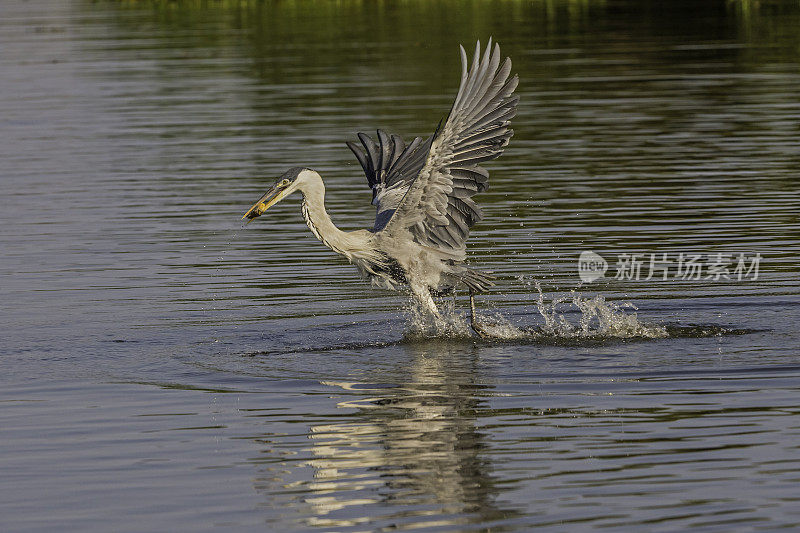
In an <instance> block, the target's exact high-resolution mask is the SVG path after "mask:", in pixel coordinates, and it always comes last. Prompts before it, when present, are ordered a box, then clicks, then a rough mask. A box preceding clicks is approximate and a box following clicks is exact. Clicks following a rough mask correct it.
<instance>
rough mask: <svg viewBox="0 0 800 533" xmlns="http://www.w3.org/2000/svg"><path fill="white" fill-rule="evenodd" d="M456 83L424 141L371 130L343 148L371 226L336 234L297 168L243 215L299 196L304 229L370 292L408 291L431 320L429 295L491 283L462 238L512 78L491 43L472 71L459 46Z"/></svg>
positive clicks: (307, 175) (498, 134) (502, 141)
mask: <svg viewBox="0 0 800 533" xmlns="http://www.w3.org/2000/svg"><path fill="white" fill-rule="evenodd" d="M461 62H462V74H461V84H460V87H459V90H458V94H457V96H456V99H455V102H454V104H453V107H452V109H451V110H450V114H449V115H448V117H447V120H446V121H445V123H444V125H441V127H439V128H438V129H437V130H436V132H435V133H434V134H433V135H432V136H431V137H429V138H428V139H427V140H425V141H423V139H422V138H420V137H417V138H415V139H414V140H413V141H412V142H411V143H409V144H407V145H406V143H405V142H404V141H403V139H402V138H401V137H399V136H397V135H390V134H387V133H385V132H383V131H380V130H378V134H377V141H375V140H373V139H371V138H370V137H369V136H367V135H365V134H363V133H359V134H358V137H359V140H360V145H359V144H356V143H348V146H349V147H350V149H351V150H352V151H353V153H354V154H355V155H356V157H357V158H358V160H359V162H360V163H361V166H362V168H363V169H364V173H365V174H366V176H367V181H368V183H369V185H370V187H371V188H372V203H373V205H375V208H376V217H375V224H374V227H373V228H372V229H371V230H358V231H351V232H345V231H341V230H340V229H338V228H337V227H336V226H335V225H334V224H333V222H332V221H331V219H330V216H329V215H328V213H327V211H326V210H325V185H324V183H323V181H322V178H321V177H320V175H319V174H318V173H317V172H315V171H313V170H310V169H307V168H302V167H296V168H293V169H290V170H289V171H288V172H286V173H285V174H284V176H282V179H281V181H279V182H278V183H277V184H276V185H275V186H274V187H273V188H272V189H270V191H268V192H267V194H265V195H264V196H263V197H262V199H261V200H259V202H258V203H256V205H254V206H253V207H252V208H251V209H250V211H248V212H247V214H245V217H246V218H255V217H257V216H260V215H261V214H262V213H263V212H264V211H266V210H267V209H268V208H269V207H270V206H271V205H274V204H275V203H277V202H278V201H280V200H281V199H282V198H284V197H285V196H287V195H288V194H291V193H292V192H294V191H295V190H299V191H301V192H302V194H303V216H304V218H305V220H306V223H307V224H308V227H309V228H310V229H311V231H312V232H313V233H314V235H316V237H317V238H318V239H319V240H320V241H322V242H323V243H324V244H325V245H326V246H328V247H329V248H331V249H332V250H333V251H335V252H337V253H339V254H341V255H343V256H345V257H346V258H347V259H348V260H349V261H350V262H351V263H353V264H354V265H355V266H356V267H357V268H358V270H359V271H360V272H361V274H362V276H363V277H364V278H366V279H369V280H370V281H371V283H372V284H373V285H374V286H376V287H381V288H387V289H400V288H402V287H406V286H407V287H408V288H410V290H411V292H412V293H413V295H414V296H415V298H416V299H417V300H418V301H419V302H420V303H421V304H423V305H424V306H425V307H426V308H428V309H429V310H430V311H431V312H432V313H434V314H438V311H437V309H436V304H435V302H434V300H433V298H432V293H436V292H438V291H443V290H447V289H449V288H452V287H458V286H463V287H466V288H468V289H469V291H470V293H474V292H482V291H484V290H486V289H487V288H489V287H491V286H492V285H493V283H492V281H491V277H490V276H489V275H488V274H485V273H482V272H479V271H476V270H472V269H469V268H468V267H467V266H465V265H464V261H465V259H466V245H465V243H466V240H467V237H468V236H469V231H470V228H471V227H472V226H473V225H474V224H475V223H476V222H478V221H479V220H480V219H481V217H482V213H481V210H480V208H479V207H478V206H477V204H476V203H475V202H474V200H473V199H472V197H473V196H474V195H475V194H477V193H479V192H482V191H484V190H486V188H487V187H488V179H489V173H488V172H487V171H486V170H485V169H483V168H481V167H480V166H478V165H479V164H480V163H482V162H485V161H488V160H491V159H494V158H496V157H498V156H499V155H500V154H501V153H502V150H503V148H504V147H505V146H506V145H507V144H508V140H509V139H510V138H511V135H512V134H513V132H512V130H511V129H510V128H509V122H510V120H511V118H512V117H513V116H514V114H515V112H516V104H517V98H516V97H514V96H512V95H513V92H514V89H515V88H516V86H517V78H516V76H514V77H511V78H509V75H510V72H511V61H510V60H509V59H508V58H506V59H505V61H504V62H503V63H502V65H501V64H500V48H499V47H498V46H497V45H496V44H495V45H494V47H492V43H491V40H490V41H489V45H488V46H487V47H486V50H485V52H484V53H483V54H481V49H480V43H478V45H477V46H476V49H475V55H474V58H473V61H472V65H471V66H470V67H468V64H467V56H466V53H465V51H464V48H463V47H461Z"/></svg>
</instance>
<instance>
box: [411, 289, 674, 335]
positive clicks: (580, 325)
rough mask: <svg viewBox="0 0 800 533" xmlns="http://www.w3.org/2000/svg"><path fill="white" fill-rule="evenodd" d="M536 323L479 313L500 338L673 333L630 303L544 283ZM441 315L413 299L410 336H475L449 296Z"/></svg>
mask: <svg viewBox="0 0 800 533" xmlns="http://www.w3.org/2000/svg"><path fill="white" fill-rule="evenodd" d="M536 290H537V291H538V293H539V297H538V299H537V301H536V309H537V311H538V315H539V316H538V317H536V318H537V320H536V323H535V324H528V325H524V326H517V325H515V324H513V323H511V321H510V320H509V319H508V318H506V317H504V316H503V315H501V314H500V313H497V312H488V313H487V312H485V311H483V312H481V313H480V316H479V317H477V319H478V321H479V322H480V324H481V327H482V329H483V331H484V332H485V333H486V334H487V335H488V337H489V338H490V339H495V340H520V339H531V340H548V339H553V340H558V339H587V340H590V339H597V340H602V339H613V338H618V339H626V338H637V337H638V338H663V337H668V336H669V333H668V331H667V328H666V327H664V326H661V325H657V324H649V323H647V322H644V321H642V320H640V319H639V317H638V316H637V313H636V311H637V309H636V307H635V306H634V305H633V304H631V303H629V302H623V303H615V302H608V301H606V299H605V297H604V296H603V295H597V296H594V297H586V296H583V295H582V294H581V293H579V292H576V291H571V292H570V294H569V295H568V296H561V297H557V298H553V299H551V300H549V301H548V300H547V299H546V298H545V294H544V292H543V291H542V289H541V286H540V285H539V283H536ZM440 311H441V316H440V317H436V318H434V317H431V316H430V315H428V314H427V313H425V312H424V311H422V310H421V309H419V308H418V307H416V306H414V305H413V304H412V305H410V306H409V308H408V309H407V315H408V318H409V320H408V324H409V330H408V333H407V336H408V337H410V338H431V337H439V338H441V337H445V338H465V337H470V336H472V332H471V328H470V326H469V318H468V316H466V315H464V314H463V313H461V312H459V311H458V310H457V309H456V306H455V303H454V301H452V300H448V301H447V302H446V303H445V304H444V305H441V306H440Z"/></svg>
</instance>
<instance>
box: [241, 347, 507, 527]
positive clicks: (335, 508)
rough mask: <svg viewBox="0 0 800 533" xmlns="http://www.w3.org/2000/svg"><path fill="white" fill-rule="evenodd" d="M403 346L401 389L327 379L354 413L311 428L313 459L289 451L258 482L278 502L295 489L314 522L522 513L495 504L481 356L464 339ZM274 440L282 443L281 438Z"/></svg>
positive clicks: (422, 523) (482, 519)
mask: <svg viewBox="0 0 800 533" xmlns="http://www.w3.org/2000/svg"><path fill="white" fill-rule="evenodd" d="M401 348H402V349H404V350H405V351H406V354H404V355H405V357H399V358H398V361H397V364H396V367H395V368H394V369H393V371H392V372H391V373H390V375H391V379H396V384H395V385H391V386H385V385H383V386H382V385H370V384H362V383H353V382H341V381H326V382H322V383H323V384H324V385H328V386H330V387H335V388H337V389H338V390H339V391H340V392H341V394H342V395H344V396H346V397H349V399H346V400H344V401H339V402H337V404H336V406H337V410H339V409H343V410H346V411H348V412H347V413H343V414H342V415H339V414H337V415H333V416H330V418H331V421H330V422H329V423H322V424H317V425H313V426H311V427H310V428H309V430H308V433H307V436H306V437H307V438H308V439H309V441H310V444H309V445H308V448H307V449H306V450H305V451H306V452H307V459H305V460H301V461H299V462H298V461H297V460H296V459H293V458H291V457H287V458H286V459H287V460H286V461H281V465H282V467H285V468H286V469H281V468H276V469H274V470H271V471H269V472H267V471H264V473H265V474H267V475H266V476H265V477H262V478H261V479H260V480H259V481H258V483H257V488H259V489H261V490H262V491H264V492H265V493H266V496H267V498H269V499H270V500H272V499H273V498H274V497H276V496H278V495H282V496H284V497H285V496H286V495H287V494H288V496H289V501H286V502H283V503H284V506H285V507H287V510H288V508H292V514H294V515H295V516H297V515H298V514H299V515H300V516H301V520H302V521H303V522H305V523H306V525H308V526H317V527H328V528H331V527H333V528H340V529H341V528H350V527H356V526H359V525H361V526H362V527H363V526H364V525H367V524H368V525H369V527H371V528H382V527H390V526H391V525H392V524H393V523H395V522H396V521H397V520H398V519H399V518H401V517H402V518H403V522H404V523H405V524H413V527H433V526H446V525H459V524H460V525H463V524H466V523H481V524H487V523H492V522H494V521H499V520H504V519H508V518H510V517H513V516H514V515H515V513H514V511H513V510H510V509H503V508H501V507H500V506H498V505H497V503H496V502H495V501H494V500H495V497H496V494H497V490H496V488H495V486H494V483H495V480H494V478H493V476H492V473H491V471H492V466H491V464H490V463H489V462H488V461H487V460H486V459H485V457H484V454H483V453H482V451H483V450H484V449H485V447H486V444H485V443H484V442H483V441H484V438H485V435H484V434H483V433H482V432H481V431H480V430H479V429H478V428H477V427H476V420H477V415H478V411H479V410H480V409H481V408H482V404H483V403H484V400H483V399H482V398H483V397H485V396H487V395H488V394H489V393H490V387H489V386H487V385H481V384H478V383H477V382H476V381H477V380H476V365H477V361H476V356H474V357H470V356H469V355H468V354H465V353H464V346H463V344H461V345H459V346H458V347H457V348H456V347H450V348H451V349H448V346H447V344H446V343H426V344H424V345H423V344H421V343H414V344H406V345H402V346H401ZM384 375H385V374H384ZM353 396H356V398H353ZM278 439H279V438H278ZM265 441H266V442H269V443H270V444H271V445H272V446H274V448H281V447H282V446H280V445H279V443H277V442H276V437H275V435H271V436H270V437H268V438H267V439H265ZM276 445H277V446H276ZM308 468H310V469H311V470H310V471H309V470H307V469H308ZM309 477H311V478H312V479H309ZM291 479H294V481H291ZM287 489H288V490H287Z"/></svg>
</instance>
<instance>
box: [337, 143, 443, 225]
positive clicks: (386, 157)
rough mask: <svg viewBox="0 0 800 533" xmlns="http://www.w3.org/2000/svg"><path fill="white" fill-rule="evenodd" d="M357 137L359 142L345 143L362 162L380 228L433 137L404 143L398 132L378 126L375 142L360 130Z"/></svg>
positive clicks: (376, 222)
mask: <svg viewBox="0 0 800 533" xmlns="http://www.w3.org/2000/svg"><path fill="white" fill-rule="evenodd" d="M358 139H359V140H360V141H361V146H359V145H358V144H356V143H353V142H348V143H347V146H348V147H349V148H350V150H352V151H353V153H354V154H355V156H356V157H357V158H358V162H359V163H361V167H362V168H363V169H364V173H365V174H366V175H367V182H369V186H370V187H371V188H372V205H374V206H375V208H376V210H377V212H376V216H375V228H374V229H375V231H379V230H381V229H383V227H384V226H385V225H386V223H387V222H388V221H389V219H390V218H391V217H392V215H393V214H394V212H395V209H397V206H398V205H400V201H401V200H402V199H403V197H404V196H405V194H406V192H408V188H409V186H411V183H412V182H413V181H414V178H416V177H417V175H418V174H419V172H420V170H422V167H423V166H425V160H426V159H427V157H428V151H429V150H430V147H431V141H432V140H433V137H431V138H429V139H428V140H427V141H425V142H423V140H422V137H416V138H415V139H414V140H413V141H411V144H409V145H408V146H406V143H405V142H404V141H403V139H402V138H401V137H400V136H399V135H389V134H387V133H386V132H385V131H382V130H378V142H375V141H373V140H372V138H371V137H370V136H369V135H366V134H365V133H359V134H358Z"/></svg>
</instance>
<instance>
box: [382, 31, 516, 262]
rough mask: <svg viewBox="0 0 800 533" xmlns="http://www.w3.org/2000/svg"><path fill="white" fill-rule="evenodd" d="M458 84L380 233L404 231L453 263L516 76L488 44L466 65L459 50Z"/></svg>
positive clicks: (506, 119) (510, 106) (509, 112)
mask: <svg viewBox="0 0 800 533" xmlns="http://www.w3.org/2000/svg"><path fill="white" fill-rule="evenodd" d="M461 67H462V69H461V85H460V87H459V89H458V95H457V96H456V99H455V102H454V103H453V107H452V109H451V110H450V114H449V115H448V117H447V121H446V122H445V124H444V127H442V128H440V129H439V130H438V131H437V133H435V134H434V135H433V136H432V137H431V139H429V140H428V142H429V143H430V148H429V150H428V154H427V159H426V161H425V164H424V166H423V167H422V168H421V169H420V171H419V173H418V174H417V175H416V178H415V179H414V180H413V182H412V183H411V185H410V187H409V188H408V192H407V193H406V194H405V196H404V197H403V199H402V201H401V202H400V204H399V205H398V206H397V207H396V210H395V212H394V216H392V218H391V220H389V222H388V223H387V224H385V227H384V231H388V232H395V231H396V232H400V231H403V230H408V231H410V232H411V234H412V235H413V237H414V239H415V240H416V241H417V242H419V243H420V244H423V245H425V246H429V247H431V248H435V249H437V250H439V251H441V252H443V253H444V254H445V255H446V256H449V257H451V258H453V259H463V258H464V255H465V244H464V243H465V241H466V239H467V237H468V236H469V230H470V228H471V227H472V226H473V225H474V224H475V223H476V222H477V221H479V220H480V219H481V217H482V213H481V209H480V208H479V207H478V206H477V204H476V203H475V202H474V201H473V200H472V196H473V195H475V194H477V193H479V192H482V191H484V190H486V188H487V187H488V181H489V173H488V172H487V171H486V170H484V169H483V168H481V167H479V166H478V165H479V164H480V163H482V162H484V161H489V160H491V159H494V158H496V157H498V156H499V155H500V154H501V153H502V151H503V148H504V147H505V146H506V145H507V144H508V140H509V139H510V138H511V136H512V135H513V131H512V130H511V129H510V128H509V127H508V126H509V123H510V120H511V119H512V118H513V117H514V114H515V113H516V106H517V101H518V100H519V98H518V97H515V96H512V94H513V92H514V89H516V87H517V82H518V79H517V76H513V77H512V78H510V79H509V74H510V73H511V60H510V59H509V58H506V59H505V61H504V62H503V63H502V65H501V64H500V47H499V46H498V45H497V44H495V45H494V47H492V41H491V39H489V44H488V46H487V47H486V50H485V52H484V53H483V54H481V48H480V41H479V42H478V43H477V45H476V47H475V55H474V57H473V61H472V66H471V67H469V69H468V68H467V54H466V52H465V51H464V48H463V47H461Z"/></svg>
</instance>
